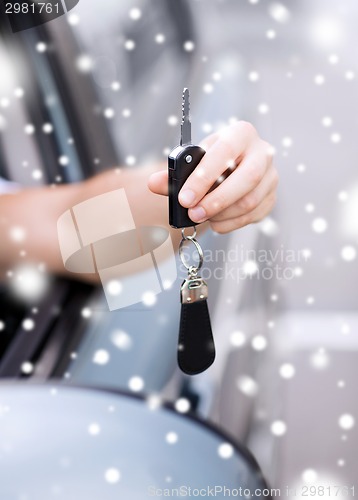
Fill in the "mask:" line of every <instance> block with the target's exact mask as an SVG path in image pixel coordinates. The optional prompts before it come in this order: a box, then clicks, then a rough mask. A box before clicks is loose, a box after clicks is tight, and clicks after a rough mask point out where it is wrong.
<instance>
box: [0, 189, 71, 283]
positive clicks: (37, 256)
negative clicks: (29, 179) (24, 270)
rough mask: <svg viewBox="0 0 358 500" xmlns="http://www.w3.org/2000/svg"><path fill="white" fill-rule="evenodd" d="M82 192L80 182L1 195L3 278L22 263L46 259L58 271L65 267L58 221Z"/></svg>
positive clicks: (0, 255)
mask: <svg viewBox="0 0 358 500" xmlns="http://www.w3.org/2000/svg"><path fill="white" fill-rule="evenodd" d="M79 193H80V185H73V186H58V187H56V188H52V187H41V188H36V189H31V188H30V189H23V190H21V191H19V192H18V193H15V194H9V195H6V194H5V195H2V196H0V241H1V245H0V272H1V278H4V275H5V274H6V272H7V271H9V270H11V269H12V268H13V267H14V266H17V265H19V264H22V263H32V264H39V263H44V264H45V265H46V267H47V268H48V269H49V270H52V271H54V272H56V273H61V272H62V271H63V265H62V258H61V254H60V250H59V246H58V240H57V229H56V222H57V219H58V217H59V216H60V215H61V214H62V213H63V212H64V211H65V210H66V209H67V208H68V207H70V206H72V204H73V203H74V202H75V201H76V199H77V198H78V196H79Z"/></svg>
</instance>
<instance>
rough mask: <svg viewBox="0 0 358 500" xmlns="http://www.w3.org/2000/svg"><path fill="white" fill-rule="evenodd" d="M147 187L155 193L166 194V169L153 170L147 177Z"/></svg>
mask: <svg viewBox="0 0 358 500" xmlns="http://www.w3.org/2000/svg"><path fill="white" fill-rule="evenodd" d="M148 187H149V189H150V190H151V191H152V193H155V194H162V195H164V196H168V171H167V170H161V171H160V172H155V173H154V174H152V175H151V176H150V177H149V179H148Z"/></svg>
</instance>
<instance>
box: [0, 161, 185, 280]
mask: <svg viewBox="0 0 358 500" xmlns="http://www.w3.org/2000/svg"><path fill="white" fill-rule="evenodd" d="M160 167H162V165H157V166H154V167H151V168H143V169H135V170H129V169H111V170H108V171H106V172H104V173H102V174H100V175H97V176H95V177H93V178H91V179H89V180H87V181H85V182H82V183H79V184H75V185H65V186H57V187H41V188H37V189H24V190H22V191H20V192H18V193H16V194H11V195H3V196H0V241H1V246H0V269H1V271H2V274H1V277H2V278H3V277H4V273H6V271H8V270H9V269H11V268H13V267H14V266H16V265H18V264H20V263H24V262H29V263H33V264H38V263H44V264H45V265H46V267H47V268H48V270H49V271H50V272H54V273H56V274H66V270H65V268H64V265H63V262H62V258H61V253H60V249H59V244H58V238H57V220H58V218H59V217H60V216H61V215H62V214H63V213H64V212H65V211H66V210H68V209H69V208H71V207H73V206H74V205H76V204H78V203H81V202H83V201H85V200H88V199H90V198H92V197H94V196H97V195H100V194H103V193H106V192H108V191H113V190H115V189H120V188H124V189H125V192H126V195H127V198H128V202H129V205H130V209H131V212H132V215H133V218H134V221H135V223H136V226H137V227H140V226H162V227H166V228H167V229H170V231H171V235H172V239H173V243H174V245H175V247H177V246H178V244H179V239H180V236H181V235H180V231H178V230H174V229H172V228H170V227H169V226H168V206H167V204H168V200H167V198H166V197H163V196H158V195H156V194H153V193H152V192H150V190H149V189H148V187H147V181H148V177H149V176H150V174H151V173H152V172H153V171H155V170H158V168H160ZM19 229H20V231H19ZM21 235H23V236H24V237H23V238H21V237H20V238H19V236H21ZM71 276H72V277H76V275H71ZM77 277H79V278H81V277H80V276H77ZM82 278H83V277H82ZM86 279H91V277H90V276H88V277H86Z"/></svg>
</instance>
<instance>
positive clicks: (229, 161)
mask: <svg viewBox="0 0 358 500" xmlns="http://www.w3.org/2000/svg"><path fill="white" fill-rule="evenodd" d="M216 136H217V140H216V141H214V143H213V144H212V145H211V146H210V147H209V149H208V151H207V152H206V154H205V155H204V157H203V158H202V160H201V162H200V163H199V165H198V166H197V167H196V169H195V170H194V172H193V173H192V174H191V175H190V176H189V177H188V179H187V180H186V182H185V184H184V185H183V187H182V189H181V191H180V193H179V202H180V204H181V205H182V206H183V207H187V208H190V207H194V206H195V205H197V204H198V203H199V201H200V200H201V199H202V198H203V197H204V196H205V195H206V194H207V193H208V191H209V190H210V188H211V187H212V186H213V184H215V182H216V181H217V180H218V179H219V178H220V176H221V175H222V174H223V173H224V172H225V171H226V170H227V169H228V168H234V167H235V165H236V162H237V160H238V158H239V157H240V156H241V155H242V154H243V153H244V152H245V151H246V148H247V146H248V144H249V143H250V141H251V140H252V139H253V137H256V136H257V133H256V130H255V128H254V127H253V126H252V125H251V124H250V123H247V122H242V121H240V122H237V123H235V124H234V125H232V126H230V127H227V128H225V129H224V130H222V131H221V132H219V133H218V134H216Z"/></svg>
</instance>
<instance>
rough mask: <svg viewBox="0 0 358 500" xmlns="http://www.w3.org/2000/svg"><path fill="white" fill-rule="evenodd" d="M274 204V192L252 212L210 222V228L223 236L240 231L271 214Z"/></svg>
mask: <svg viewBox="0 0 358 500" xmlns="http://www.w3.org/2000/svg"><path fill="white" fill-rule="evenodd" d="M275 203H276V193H275V191H273V192H272V193H270V195H269V196H267V197H266V198H265V199H264V201H263V202H262V203H261V204H260V205H259V206H258V207H256V208H255V210H253V211H252V212H250V213H247V214H245V215H241V216H239V217H236V218H234V219H229V220H225V221H222V222H211V227H212V229H213V231H215V232H217V233H220V234H225V233H229V232H231V231H234V230H235V229H240V228H242V227H244V226H247V225H248V224H252V223H254V222H259V221H260V220H262V219H263V218H264V217H266V215H268V214H269V213H270V212H271V210H272V209H273V207H274V206H275Z"/></svg>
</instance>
